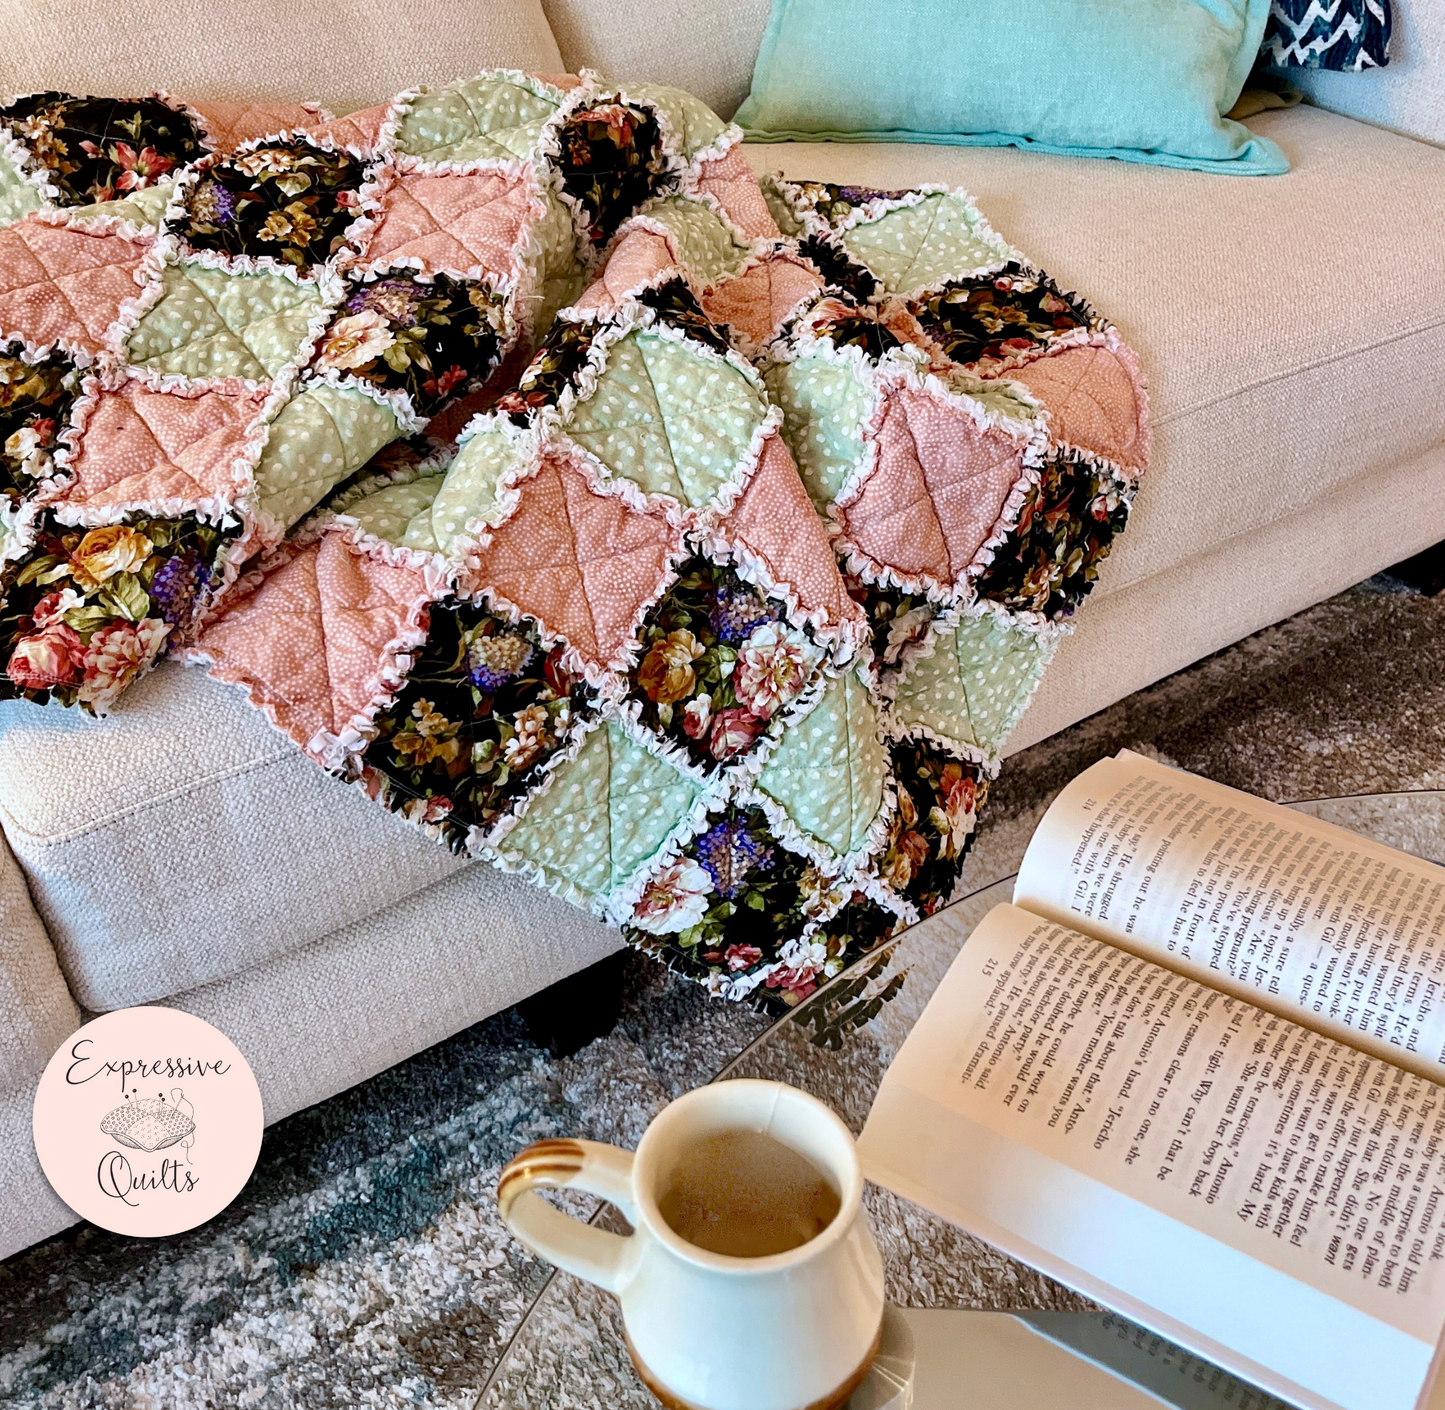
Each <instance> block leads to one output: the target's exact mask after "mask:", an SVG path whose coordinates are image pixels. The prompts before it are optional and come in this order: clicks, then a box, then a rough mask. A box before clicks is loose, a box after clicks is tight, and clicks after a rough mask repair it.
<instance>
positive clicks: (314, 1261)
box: [0, 576, 1445, 1410]
mask: <svg viewBox="0 0 1445 1410" xmlns="http://www.w3.org/2000/svg"><path fill="white" fill-rule="evenodd" d="M1442 722H1445V595H1442V596H1440V597H1427V596H1422V595H1420V594H1418V593H1416V592H1414V591H1412V590H1410V589H1408V588H1407V587H1406V586H1405V585H1404V584H1402V583H1400V582H1397V581H1396V580H1394V579H1392V578H1389V577H1386V576H1381V577H1377V578H1374V579H1372V580H1370V581H1369V582H1368V583H1364V584H1362V585H1360V586H1359V587H1357V588H1354V589H1352V590H1351V591H1349V592H1346V593H1342V594H1341V595H1340V596H1338V597H1336V598H1333V599H1331V600H1330V601H1328V602H1325V603H1322V604H1321V605H1320V606H1318V607H1315V608H1312V609H1310V610H1309V611H1307V612H1304V613H1301V614H1300V615H1299V616H1297V617H1295V618H1292V619H1291V620H1290V621H1288V622H1285V623H1282V624H1281V625H1279V626H1277V627H1273V628H1270V629H1268V630H1266V631H1264V632H1261V633H1259V634H1258V635H1256V636H1254V637H1251V638H1250V639H1248V640H1247V641H1244V642H1241V643H1239V644H1238V645H1236V646H1233V647H1231V648H1229V649H1227V650H1225V651H1223V652H1220V653H1219V654H1218V655H1216V656H1213V657H1211V658H1209V659H1208V660H1206V661H1203V662H1200V663H1199V664H1198V665H1196V666H1193V667H1191V668H1190V669H1188V670H1186V671H1183V672H1181V673H1180V674H1179V675H1176V676H1173V677H1171V678H1170V679H1168V680H1166V681H1164V682H1161V683H1160V684H1159V685H1157V686H1155V687H1153V688H1151V689H1149V690H1146V691H1141V692H1140V693H1139V694H1137V695H1134V696H1131V697H1130V698H1129V699H1127V700H1125V701H1122V702H1121V703H1120V704H1118V705H1116V706H1114V707H1112V708H1111V709H1109V710H1106V711H1104V712H1102V713H1101V714H1099V715H1096V716H1094V717H1093V718H1091V719H1089V720H1086V721H1084V722H1083V723H1082V724H1080V725H1078V726H1076V727H1074V728H1073V729H1071V730H1069V731H1067V732H1065V733H1064V734H1062V735H1059V736H1056V737H1055V738H1053V739H1050V740H1047V741H1045V742H1044V743H1042V744H1040V745H1037V746H1035V747H1034V748H1032V749H1030V750H1028V751H1026V752H1025V753H1023V754H1020V755H1017V756H1016V757H1014V758H1013V759H1011V760H1009V761H1008V763H1007V764H1006V766H1005V768H1004V771H1003V776H1002V778H1001V780H1000V781H999V783H998V785H997V786H996V787H995V789H994V791H993V797H992V801H991V805H990V809H989V813H988V816H987V817H986V819H985V822H984V824H983V826H982V828H981V830H980V835H979V838H978V843H977V846H976V848H975V851H974V854H973V858H972V860H971V863H970V867H969V870H968V872H967V873H966V875H965V884H966V886H968V887H969V888H970V889H972V888H976V887H980V886H983V885H985V884H986V883H988V882H990V881H992V880H996V879H999V878H1001V877H1004V876H1007V875H1008V874H1010V873H1011V872H1013V871H1014V870H1015V869H1016V867H1017V863H1018V859H1019V857H1020V856H1021V854H1022V851H1023V847H1024V845H1025V844H1026V842H1027V840H1028V836H1029V834H1030V833H1031V831H1032V830H1033V827H1034V824H1035V823H1036V822H1037V820H1038V818H1039V816H1040V815H1041V813H1042V812H1043V810H1044V808H1045V807H1046V806H1047V804H1048V802H1049V801H1050V800H1051V799H1052V797H1053V796H1054V794H1055V793H1056V792H1057V791H1058V790H1059V789H1060V788H1061V787H1062V786H1063V785H1064V784H1065V783H1066V782H1067V781H1068V780H1069V779H1070V778H1072V777H1073V776H1074V775H1075V774H1076V773H1077V772H1079V770H1081V769H1083V768H1085V767H1087V766H1088V765H1089V764H1090V763H1092V762H1093V761H1094V760H1096V759H1098V758H1101V757H1103V756H1104V755H1107V754H1111V753H1113V752H1115V751H1116V750H1118V749H1120V748H1122V747H1126V746H1127V747H1132V748H1136V749H1140V750H1141V751H1143V752H1147V753H1150V754H1152V755H1154V756H1155V757H1158V758H1160V759H1163V760H1165V761H1168V762H1171V763H1175V764H1178V765H1179V766H1181V767H1183V768H1186V769H1191V770H1193V771H1195V772H1198V773H1201V774H1204V775H1206V776H1208V777H1210V778H1214V779H1218V780H1219V781H1221V782H1223V783H1227V784H1232V785H1234V786H1235V787H1238V788H1243V789H1247V790H1249V791H1251V792H1254V793H1257V794H1261V795H1263V796H1265V797H1268V798H1274V799H1280V800H1291V799H1301V798H1311V797H1320V796H1328V795H1337V794H1346V793H1358V792H1377V791H1389V790H1403V789H1421V788H1441V787H1445V724H1442ZM768 1026H769V1020H767V1019H764V1018H762V1017H761V1016H759V1015H758V1014H756V1013H754V1012H752V1011H750V1010H748V1009H746V1008H742V1007H735V1006H731V1005H725V1004H722V1003H719V1002H717V1001H715V1000H712V999H709V998H707V997H706V996H705V995H704V994H703V993H702V992H701V991H700V990H698V989H697V988H695V987H693V986H692V985H689V984H686V983H684V982H681V981H677V980H674V979H672V978H670V977H669V976H668V975H667V974H666V973H664V972H662V971H660V970H659V969H658V968H657V967H656V966H655V965H653V964H651V963H650V962H649V961H647V960H646V959H644V958H642V957H641V956H632V957H630V958H629V959H628V961H627V977H626V995H625V1000H624V1006H623V1015H622V1019H621V1021H620V1023H619V1024H618V1025H617V1027H616V1028H615V1030H614V1031H613V1032H612V1033H610V1034H609V1035H608V1036H607V1037H604V1038H600V1039H598V1040H596V1041H595V1042H593V1043H591V1044H590V1045H589V1046H588V1047H586V1048H584V1049H583V1050H582V1051H581V1052H579V1053H578V1054H577V1055H576V1056H574V1057H571V1058H566V1059H553V1058H551V1057H550V1056H548V1054H547V1053H546V1052H544V1051H543V1050H542V1049H540V1048H538V1047H537V1046H536V1045H535V1044H534V1043H533V1042H531V1041H530V1040H529V1038H528V1036H527V1029H526V1026H525V1025H524V1024H523V1023H522V1021H521V1019H520V1018H519V1017H518V1015H517V1014H516V1013H515V1012H511V1013H505V1014H501V1015H498V1016H497V1017H496V1018H493V1019H490V1020H488V1021H487V1022H485V1023H481V1024H478V1025H477V1026H476V1027H474V1028H471V1029H468V1030H467V1031H465V1032H463V1033H460V1034H458V1035H457V1036H456V1037H454V1038H451V1039H449V1040H448V1041H447V1042H445V1043H442V1044H439V1045H438V1046H437V1047H435V1048H432V1049H430V1050H428V1051H427V1052H424V1053H421V1054H419V1055H418V1056H417V1057H415V1058H412V1059H411V1060H410V1061H408V1062H405V1063H402V1064H400V1065H399V1066H397V1067H395V1068H393V1069H391V1070H390V1071H388V1072H385V1073H382V1074H381V1075H380V1076H378V1077H376V1078H373V1079H372V1080H371V1081H369V1082H367V1083H364V1084H363V1085H362V1086H360V1087H357V1088H354V1089H353V1090H351V1091H348V1092H345V1093H343V1094H342V1095H340V1096H338V1097H336V1098H333V1099H332V1100H331V1101H328V1102H325V1103H322V1104H321V1105H320V1106H317V1107H314V1108H312V1109H310V1110H308V1111H305V1112H301V1113H299V1114H298V1115H296V1116H293V1117H291V1118H289V1119H288V1120H286V1121H283V1122H280V1123H279V1124H278V1125H276V1126H274V1127H272V1128H271V1129H270V1130H269V1131H268V1132H267V1134H266V1140H265V1144H264V1146H263V1148H262V1153H261V1159H260V1163H259V1165H258V1166H257V1169H256V1173H255V1175H254V1177H253V1178H252V1180H251V1182H250V1184H249V1185H248V1186H247V1188H246V1190H245V1191H244V1192H243V1194H242V1196H241V1198H240V1199H239V1200H237V1202H236V1203H235V1204H234V1205H233V1206H232V1207H231V1208H230V1209H229V1210H227V1211H226V1212H225V1213H224V1214H223V1215H221V1216H220V1217H218V1218H217V1219H215V1220H213V1221H212V1222H211V1223H210V1224H208V1225H206V1226H204V1227H202V1228H200V1229H197V1230H195V1231H193V1232H191V1233H189V1234H186V1235H183V1236H180V1237H178V1238H174V1239H168V1240H164V1241H159V1242H154V1243H152V1242H145V1241H139V1240H135V1241H131V1240H126V1239H122V1238H119V1237H116V1236H113V1235H110V1234H107V1233H104V1232H102V1231H100V1230H98V1229H95V1228H92V1227H89V1226H81V1227H78V1228H76V1229H73V1230H71V1231H69V1232H67V1233H65V1234H62V1235H59V1236H57V1237H56V1238H54V1239H51V1240H49V1241H48V1242H47V1243H44V1244H42V1245H39V1246H38V1247H36V1248H34V1249H31V1250H29V1251H27V1252H25V1253H23V1254H20V1255H17V1256H16V1257H14V1258H12V1259H10V1260H9V1261H8V1262H6V1263H4V1264H0V1405H4V1406H7V1407H9V1406H15V1407H36V1408H37V1410H38V1407H101V1406H104V1407H115V1408H116V1410H121V1407H124V1408H125V1410H171V1408H172V1407H175V1410H201V1408H202V1407H207V1408H208V1410H221V1407H232V1406H235V1407H256V1410H272V1408H273V1407H274V1410H283V1407H284V1408H285V1410H297V1408H298V1407H306V1410H330V1407H343V1406H345V1407H359V1406H366V1407H400V1406H411V1407H433V1408H434V1410H442V1407H447V1408H448V1410H451V1408H452V1407H455V1410H474V1407H479V1406H497V1407H502V1406H528V1405H536V1406H539V1407H540V1406H547V1407H552V1406H558V1407H565V1406H571V1405H577V1406H584V1405H585V1406H591V1405H596V1406H608V1407H612V1406H622V1405H628V1406H631V1405H634V1404H635V1405H638V1406H641V1405H645V1404H647V1403H649V1402H648V1400H647V1397H646V1395H645V1392H643V1391H642V1390H641V1388H640V1387H639V1386H638V1385H637V1383H636V1381H635V1379H634V1378H633V1377H632V1373H631V1371H630V1368H629V1367H628V1366H627V1364H626V1357H625V1353H624V1352H623V1350H622V1348H621V1346H620V1345H619V1344H618V1343H617V1342H616V1341H615V1339H614V1338H613V1337H612V1334H611V1332H610V1330H609V1328H610V1326H611V1320H610V1319H611V1312H610V1310H609V1308H607V1307H606V1306H603V1305H602V1304H601V1303H600V1302H599V1300H598V1299H597V1298H595V1297H592V1296H591V1295H590V1294H589V1293H588V1291H587V1290H586V1289H584V1288H582V1287H581V1286H580V1285H577V1284H575V1283H573V1282H572V1281H571V1280H563V1279H559V1280H558V1281H557V1282H556V1283H554V1284H553V1287H552V1290H551V1292H550V1293H549V1295H548V1298H547V1299H546V1300H545V1301H544V1304H543V1306H544V1307H545V1309H546V1313H545V1316H543V1315H542V1314H541V1313H539V1312H538V1311H536V1310H534V1308H535V1306H536V1304H537V1303H538V1299H539V1297H541V1295H542V1294H543V1290H544V1288H545V1287H546V1286H547V1283H548V1279H549V1277H550V1275H551V1270H550V1269H549V1268H548V1267H547V1265H545V1264H543V1263H541V1262H539V1261H538V1260H536V1259H534V1258H533V1257H531V1256H530V1255H529V1254H528V1253H527V1252H526V1251H525V1250H524V1249H522V1248H521V1247H520V1246H518V1245H517V1244H516V1243H515V1242H513V1241H512V1240H511V1239H510V1238H509V1237H508V1235H507V1234H506V1231H505V1230H504V1229H503V1228H502V1226H501V1223H500V1221H499V1220H498V1218H497V1214H496V1205H495V1202H494V1200H493V1190H494V1188H495V1182H496V1177H497V1173H498V1171H499V1169H500V1168H501V1166H502V1165H503V1164H504V1163H505V1162H506V1161H507V1159H508V1158H509V1157H510V1156H511V1155H512V1154H513V1153H514V1152H515V1151H516V1150H518V1149H519V1148H520V1147H521V1146H523V1145H525V1144H527V1143H528V1142H530V1141H533V1140H537V1139H540V1138H543V1137H547V1136H559V1135H583V1136H587V1137H591V1138H593V1139H596V1140H603V1141H612V1142H616V1143H618V1144H620V1145H624V1146H632V1145H634V1144H635V1143H636V1141H637V1139H638V1138H639V1136H640V1135H641V1133H642V1131H643V1129H644V1128H645V1126H646V1125H647V1122H648V1121H649V1119H650V1118H651V1116H652V1115H653V1113H654V1112H655V1111H656V1110H658V1109H659V1108H660V1107H661V1106H662V1105H663V1104H665V1103H666V1102H667V1101H669V1100H670V1099H671V1098H673V1097H675V1096H678V1095H679V1094H681V1093H682V1092H684V1091H686V1090H688V1089H689V1088H691V1087H694V1086H696V1085H698V1084H699V1083H702V1082H706V1081H709V1080H711V1079H712V1078H714V1077H715V1076H716V1075H717V1074H718V1072H719V1071H720V1070H721V1069H722V1068H724V1067H725V1066H727V1065H728V1064H729V1063H730V1062H731V1061H733V1060H734V1059H736V1058H737V1057H738V1056H739V1055H740V1054H741V1053H743V1052H744V1050H745V1049H747V1048H748V1046H749V1044H751V1043H752V1042H753V1041H754V1040H756V1039H757V1038H758V1037H760V1036H761V1035H762V1034H763V1033H764V1032H765V1031H766V1030H767V1028H768ZM569 1202H570V1203H571V1204H572V1207H573V1208H574V1209H576V1210H577V1211H578V1212H581V1213H583V1214H584V1216H586V1215H590V1214H592V1213H594V1212H595V1208H596V1206H595V1203H594V1202H591V1201H589V1200H586V1199H583V1198H570V1197H569ZM870 1207H871V1209H872V1211H873V1215H874V1219H875V1222H876V1223H877V1224H878V1225H879V1231H880V1240H881V1242H882V1243H883V1244H884V1246H885V1249H886V1251H887V1254H888V1258H889V1292H890V1296H891V1297H892V1298H893V1299H894V1300H895V1301H899V1302H904V1303H910V1304H914V1305H920V1304H921V1305H938V1306H956V1307H1071V1306H1079V1305H1081V1304H1080V1303H1079V1302H1078V1300H1077V1299H1075V1298H1073V1297H1072V1295H1070V1294H1069V1293H1067V1292H1066V1291H1065V1290H1063V1289H1061V1288H1059V1287H1057V1286H1056V1285H1054V1284H1052V1283H1049V1282H1048V1281H1047V1280H1046V1279H1044V1278H1041V1277H1039V1276H1038V1275H1036V1274H1034V1273H1032V1272H1031V1271H1030V1270H1028V1269H1025V1268H1023V1267H1021V1266H1020V1265H1018V1264H1015V1263H1012V1262H1010V1261H1009V1260H1008V1259H1005V1258H1003V1257H1002V1256H1001V1255H998V1254H997V1253H995V1252H994V1251H992V1250H990V1249H988V1248H986V1247H984V1246H983V1245H980V1244H977V1243H975V1242H974V1241H972V1240H970V1239H967V1238H966V1237H964V1236H963V1235H961V1234H959V1233H957V1232H956V1231H954V1230H951V1229H949V1228H948V1227H947V1226H945V1225H942V1224H941V1223H940V1222H939V1221H937V1220H932V1219H930V1218H929V1217H928V1216H925V1215H923V1214H922V1212H921V1211H918V1210H916V1209H913V1208H912V1207H911V1206H907V1205H906V1204H905V1203H904V1202H902V1201H899V1200H895V1199H893V1198H892V1197H890V1196H884V1195H880V1194H877V1193H876V1192H875V1195H874V1197H873V1198H872V1199H871V1201H870ZM529 1313H531V1315H530V1316H529ZM524 1323H525V1327H526V1328H527V1329H529V1330H528V1332H527V1334H526V1335H521V1336H519V1335H518V1332H519V1328H523V1327H524ZM539 1328H540V1331H539ZM599 1328H600V1332H599ZM504 1358H505V1359H504ZM584 1364H585V1365H586V1366H587V1368H588V1373H587V1375H585V1376H582V1375H580V1374H579V1370H578V1368H579V1366H581V1365H584Z"/></svg>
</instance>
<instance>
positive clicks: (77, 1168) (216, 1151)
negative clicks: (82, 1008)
mask: <svg viewBox="0 0 1445 1410" xmlns="http://www.w3.org/2000/svg"><path fill="white" fill-rule="evenodd" d="M264 1124H265V1123H264V1118H263V1116H262V1110H261V1090H260V1088H259V1087H257V1086H256V1079H255V1077H254V1076H253V1075H252V1073H251V1069H250V1067H249V1066H248V1065H247V1063H246V1059H245V1058H243V1057H242V1056H241V1052H240V1049H239V1048H237V1047H236V1045H235V1044H234V1043H233V1042H231V1040H230V1039H229V1038H227V1037H226V1035H225V1034H224V1033H222V1032H221V1031H220V1030H219V1029H217V1028H212V1027H211V1025H210V1024H209V1023H207V1022H206V1021H205V1020H204V1019H200V1018H196V1017H195V1016H194V1015H193V1014H189V1013H182V1012H181V1011H180V1010H178V1009H166V1008H152V1007H142V1008H133V1009H118V1010H117V1011H116V1012H115V1013H107V1014H102V1015H101V1016H100V1017H99V1018H96V1019H92V1020H91V1022H89V1023H87V1024H86V1025H85V1027H84V1028H81V1029H79V1030H78V1031H77V1032H75V1033H72V1034H71V1035H70V1037H69V1038H67V1039H66V1040H65V1042H63V1043H62V1044H61V1045H60V1050H59V1051H58V1052H57V1053H56V1054H55V1056H54V1057H53V1058H51V1059H50V1063H49V1065H48V1066H47V1067H46V1069H45V1073H44V1075H43V1076H42V1077H41V1079H40V1087H39V1089H38V1090H37V1091H36V1093H35V1113H34V1119H33V1125H34V1131H35V1153H36V1154H37V1155H38V1156H39V1157H40V1167H41V1169H42V1170H44V1171H45V1178H46V1179H47V1180H49V1181H50V1183H51V1185H52V1186H54V1188H55V1193H56V1194H58V1195H59V1196H60V1198H61V1199H63V1200H64V1201H65V1202H66V1204H68V1205H69V1206H70V1207H71V1208H72V1209H73V1210H74V1211H75V1212H76V1213H77V1214H78V1215H80V1216H81V1218H82V1219H89V1220H90V1222H91V1223H92V1224H99V1225H100V1227H101V1228H102V1229H109V1230H111V1231H112V1232H113V1233H117V1234H135V1235H138V1236H139V1237H141V1238H157V1237H160V1236H162V1235H165V1234H179V1233H182V1232H183V1231H184V1230H186V1229H193V1228H195V1226H196V1225H197V1224H203V1223H205V1221H206V1220H207V1219H210V1218H211V1217H212V1216H213V1215H216V1214H219V1213H220V1212H221V1211H222V1210H223V1209H224V1208H225V1207H226V1206H227V1205H228V1204H230V1202H231V1201H232V1200H233V1199H235V1198H236V1196H237V1195H238V1194H240V1192H241V1187H242V1186H243V1185H245V1183H246V1181H247V1180H249V1179H250V1178H251V1171H252V1170H253V1169H254V1168H255V1165H256V1157H257V1155H258V1154H259V1153H260V1150H261V1128H262V1126H263V1125H264Z"/></svg>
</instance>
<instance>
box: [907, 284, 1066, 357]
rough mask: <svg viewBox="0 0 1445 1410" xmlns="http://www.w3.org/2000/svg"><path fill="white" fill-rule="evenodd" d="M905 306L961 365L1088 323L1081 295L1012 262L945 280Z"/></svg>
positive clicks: (1030, 346) (1027, 347) (1036, 344)
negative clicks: (968, 276) (988, 271)
mask: <svg viewBox="0 0 1445 1410" xmlns="http://www.w3.org/2000/svg"><path fill="white" fill-rule="evenodd" d="M911 307H912V312H913V314H914V316H915V317H916V318H917V319H918V321H919V322H920V323H921V324H922V325H923V327H924V328H925V329H926V330H927V332H928V335H929V337H931V338H932V339H933V340H934V342H936V343H937V344H938V346H939V347H940V348H942V349H943V351H944V352H945V353H946V354H947V355H948V356H949V357H950V358H952V359H953V360H954V361H955V362H957V363H960V364H962V365H963V366H964V367H971V366H973V365H974V364H975V363H978V362H999V361H1002V360H1004V359H1005V358H1008V357H1011V356H1014V355H1016V354H1019V353H1027V352H1032V351H1033V350H1034V349H1035V348H1040V347H1046V346H1048V345H1049V344H1050V343H1052V342H1055V341H1056V340H1057V339H1058V338H1059V337H1061V336H1062V335H1063V334H1066V333H1071V332H1074V331H1075V330H1077V329H1079V328H1088V327H1090V326H1092V324H1093V321H1094V318H1093V314H1092V312H1091V310H1090V309H1089V307H1088V305H1087V304H1085V303H1084V302H1083V300H1082V299H1080V298H1078V297H1077V296H1076V295H1074V294H1069V293H1066V292H1065V291H1064V290H1063V289H1060V288H1059V286H1058V285H1057V284H1055V283H1054V282H1053V280H1052V279H1049V278H1048V277H1047V276H1045V275H1041V274H1030V273H1028V272H1027V271H1026V270H1024V269H1023V267H1022V266H1020V265H1019V264H1017V263H1013V262H1010V263H1009V264H1006V265H1004V267H1003V268H1002V269H1000V270H999V271H998V272H997V273H995V274H983V275H979V276H978V277H977V278H973V279H960V280H956V281H954V282H953V283H950V284H946V285H945V286H944V287H943V288H942V289H940V290H939V291H938V292H937V293H934V294H929V295H927V296H926V297H924V298H922V299H920V300H918V301H917V302H916V303H914V304H913V305H912V306H911Z"/></svg>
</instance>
